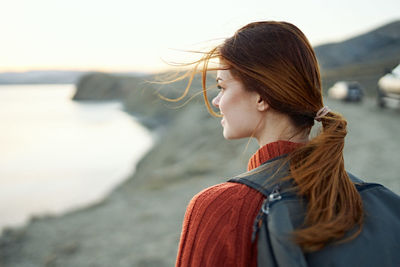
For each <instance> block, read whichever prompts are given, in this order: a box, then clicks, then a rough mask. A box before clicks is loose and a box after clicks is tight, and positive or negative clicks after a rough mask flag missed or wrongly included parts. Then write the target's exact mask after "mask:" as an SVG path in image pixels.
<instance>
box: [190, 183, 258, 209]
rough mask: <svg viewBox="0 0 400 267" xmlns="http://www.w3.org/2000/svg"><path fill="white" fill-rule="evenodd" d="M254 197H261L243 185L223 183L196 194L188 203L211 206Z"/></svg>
mask: <svg viewBox="0 0 400 267" xmlns="http://www.w3.org/2000/svg"><path fill="white" fill-rule="evenodd" d="M256 195H260V196H261V197H262V194H260V193H259V192H257V191H256V190H254V189H252V188H250V187H248V186H246V185H244V184H239V183H233V182H225V183H221V184H217V185H214V186H211V187H208V188H206V189H204V190H202V191H201V192H199V193H197V194H196V195H195V196H194V197H193V198H192V200H191V201H190V202H191V203H192V204H194V205H196V204H197V205H198V204H203V205H204V204H207V205H213V204H214V203H216V202H221V201H222V202H226V201H229V200H240V199H244V198H246V197H247V196H256Z"/></svg>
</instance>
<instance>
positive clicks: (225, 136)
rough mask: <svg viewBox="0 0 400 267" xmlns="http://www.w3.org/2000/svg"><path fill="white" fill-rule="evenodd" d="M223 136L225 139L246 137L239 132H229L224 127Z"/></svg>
mask: <svg viewBox="0 0 400 267" xmlns="http://www.w3.org/2000/svg"><path fill="white" fill-rule="evenodd" d="M223 136H224V138H225V139H226V140H233V139H241V138H246V137H248V136H242V135H240V134H235V133H232V132H230V131H228V130H226V129H224V133H223Z"/></svg>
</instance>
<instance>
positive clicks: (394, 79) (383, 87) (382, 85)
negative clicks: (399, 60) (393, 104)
mask: <svg viewBox="0 0 400 267" xmlns="http://www.w3.org/2000/svg"><path fill="white" fill-rule="evenodd" d="M377 90H378V98H377V101H378V105H379V106H380V107H382V108H383V107H385V106H386V101H387V98H392V99H393V98H394V99H398V100H400V64H399V65H397V67H395V68H394V69H393V70H392V71H391V72H389V73H387V74H385V76H383V77H381V78H380V79H379V81H378V88H377Z"/></svg>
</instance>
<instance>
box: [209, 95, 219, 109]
mask: <svg viewBox="0 0 400 267" xmlns="http://www.w3.org/2000/svg"><path fill="white" fill-rule="evenodd" d="M220 99H221V93H219V94H218V95H217V96H216V97H214V98H213V100H212V102H211V103H212V104H213V105H214V107H216V108H219V100H220Z"/></svg>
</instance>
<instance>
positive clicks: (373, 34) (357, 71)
mask: <svg viewBox="0 0 400 267" xmlns="http://www.w3.org/2000/svg"><path fill="white" fill-rule="evenodd" d="M315 52H316V54H317V58H318V61H319V64H320V66H321V74H322V80H323V85H324V88H325V89H327V88H329V87H330V86H332V85H333V84H334V83H335V82H336V81H339V80H355V81H358V82H360V83H361V85H362V86H363V87H364V89H365V90H366V92H367V94H368V95H374V94H375V90H376V84H377V82H378V79H379V78H380V77H381V76H383V74H384V73H385V72H387V71H389V70H391V69H393V68H394V67H395V66H396V65H398V64H399V63H400V21H395V22H392V23H390V24H387V25H384V26H382V27H380V28H377V29H375V30H373V31H370V32H368V33H365V34H362V35H359V36H356V37H353V38H351V39H348V40H345V41H343V42H340V43H329V44H325V45H321V46H317V47H315Z"/></svg>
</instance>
